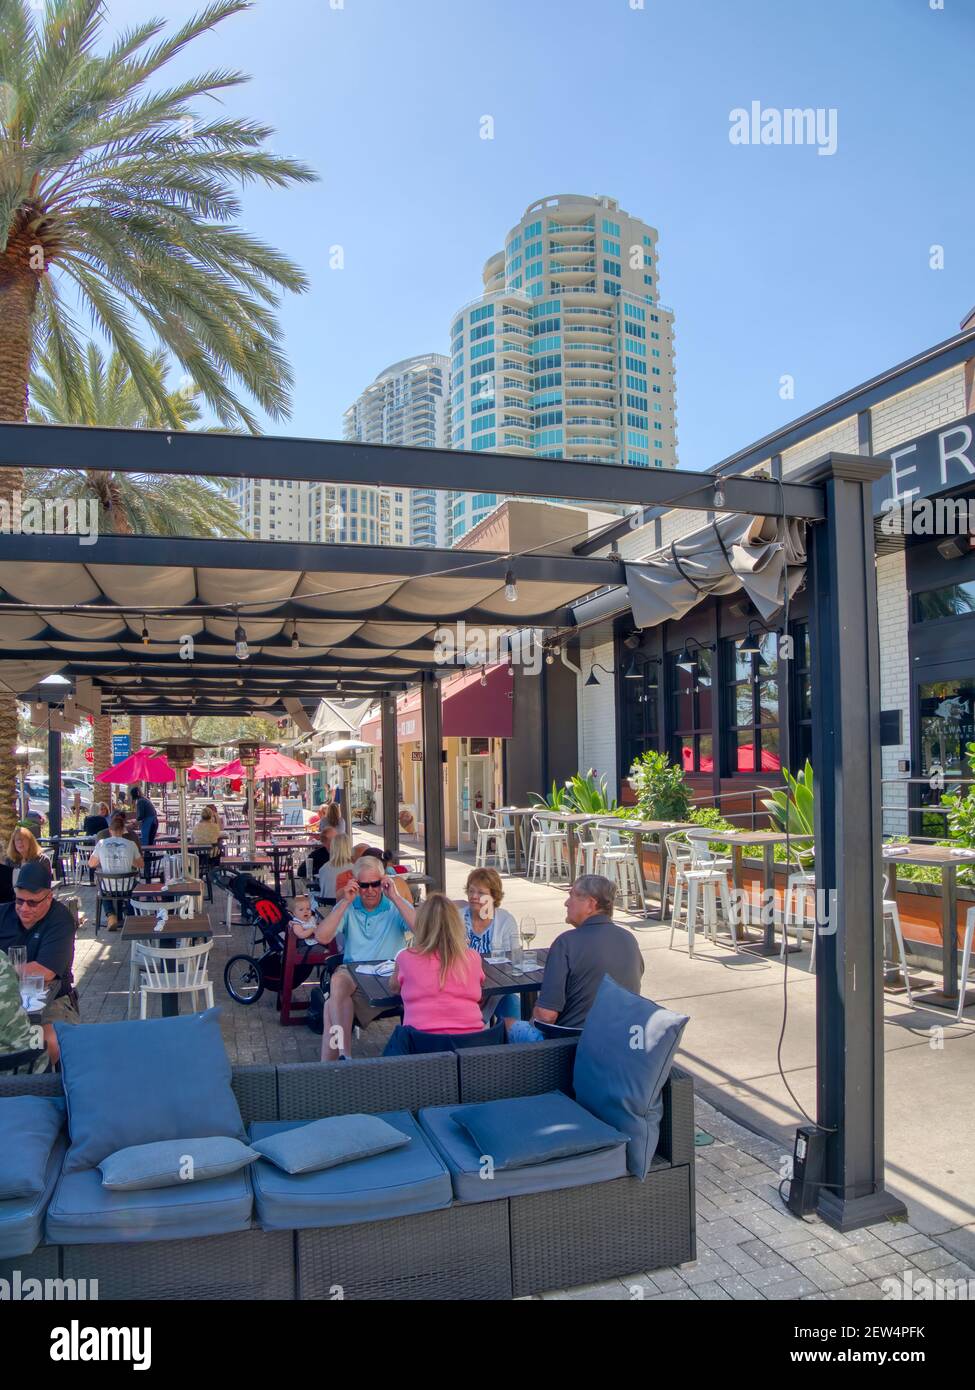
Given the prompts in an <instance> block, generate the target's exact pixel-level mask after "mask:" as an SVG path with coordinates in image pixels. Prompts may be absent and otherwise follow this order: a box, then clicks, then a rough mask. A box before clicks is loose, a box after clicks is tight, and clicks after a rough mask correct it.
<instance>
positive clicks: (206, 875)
mask: <svg viewBox="0 0 975 1390" xmlns="http://www.w3.org/2000/svg"><path fill="white" fill-rule="evenodd" d="M193 853H194V854H195V855H196V858H197V861H198V863H199V866H200V878H201V879H202V880H203V882H204V883H205V884H206V891H207V902H208V903H212V902H213V878H212V874H213V871H214V869H217V868H219V866H220V846H219V845H194V846H193Z"/></svg>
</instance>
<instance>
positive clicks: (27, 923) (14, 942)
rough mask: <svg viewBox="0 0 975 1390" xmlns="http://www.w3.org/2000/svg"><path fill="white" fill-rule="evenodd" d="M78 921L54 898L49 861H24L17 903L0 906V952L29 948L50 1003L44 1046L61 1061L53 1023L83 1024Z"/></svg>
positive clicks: (30, 961) (43, 1016)
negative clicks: (75, 971)
mask: <svg viewBox="0 0 975 1390" xmlns="http://www.w3.org/2000/svg"><path fill="white" fill-rule="evenodd" d="M74 936H75V924H74V918H73V917H72V916H71V913H70V912H69V911H68V909H67V908H66V907H65V906H64V904H63V903H59V902H55V900H54V892H53V890H52V888H51V870H50V867H49V866H48V864H47V863H46V862H40V861H38V860H32V861H30V862H28V863H26V864H25V865H24V866H23V868H22V869H21V871H20V874H19V876H18V878H17V886H16V887H15V889H14V901H13V902H12V903H3V904H2V905H0V951H8V952H9V950H10V948H11V947H12V946H25V947H26V948H27V963H28V965H32V966H33V967H34V969H35V970H37V971H38V972H39V973H40V974H41V975H43V976H44V981H45V984H46V985H47V1003H46V1004H45V1005H44V1011H43V1013H42V1014H41V1023H42V1024H43V1025H44V1045H45V1047H46V1048H47V1050H48V1054H49V1056H50V1058H51V1061H52V1062H56V1061H57V1059H58V1045H57V1039H56V1038H55V1036H54V1027H53V1025H54V1024H55V1023H80V1021H81V1019H80V1016H79V1014H78V1007H77V1004H76V1003H75V993H74V980H73V977H72V973H71V970H72V966H73V964H74Z"/></svg>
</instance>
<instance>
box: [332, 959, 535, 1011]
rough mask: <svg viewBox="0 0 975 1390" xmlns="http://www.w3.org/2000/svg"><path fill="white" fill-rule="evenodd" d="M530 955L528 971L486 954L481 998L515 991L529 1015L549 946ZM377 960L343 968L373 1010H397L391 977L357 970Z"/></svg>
mask: <svg viewBox="0 0 975 1390" xmlns="http://www.w3.org/2000/svg"><path fill="white" fill-rule="evenodd" d="M532 954H533V955H534V956H535V958H536V960H537V962H538V965H537V967H536V969H534V970H527V971H526V970H519V969H517V968H516V967H515V966H513V965H512V964H511V963H510V961H509V962H508V963H507V964H504V965H492V963H491V961H490V960H489V959H488V957H487V956H485V957H484V958H483V959H482V962H481V964H482V965H483V966H484V985H483V989H482V997H483V998H485V999H489V998H492V997H493V996H496V995H500V994H517V995H519V996H520V998H521V1015H522V1018H531V1015H532V1010H533V1009H534V1007H535V998H536V996H537V995H538V990H539V987H540V985H541V983H542V979H543V977H544V975H545V962H546V960H547V959H548V948H547V947H542V948H540V949H539V950H537V951H534V952H533V953H532ZM377 963H378V962H376V961H347V962H346V969H347V970H348V971H349V974H350V975H351V976H352V978H353V979H354V980H355V982H356V984H357V985H359V986H360V987H361V989H362V992H363V994H364V995H365V996H366V998H367V999H368V1000H369V1003H370V1004H371V1005H372V1007H373V1008H374V1009H390V1010H392V1009H396V1008H398V1007H399V1006H400V1005H401V1004H402V1002H403V1000H402V998H401V997H400V995H398V994H394V993H393V991H392V990H391V989H390V987H389V981H390V976H389V975H372V974H366V975H363V974H360V972H359V967H360V966H362V965H375V964H377Z"/></svg>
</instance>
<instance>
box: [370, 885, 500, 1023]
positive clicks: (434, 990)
mask: <svg viewBox="0 0 975 1390" xmlns="http://www.w3.org/2000/svg"><path fill="white" fill-rule="evenodd" d="M483 984H484V966H483V965H482V963H481V957H480V956H479V955H478V953H477V952H476V951H472V950H471V948H470V947H469V946H468V944H467V930H466V928H465V926H464V923H463V921H462V920H461V915H460V913H459V912H458V911H457V908H456V906H455V905H454V903H452V902H451V901H450V899H449V898H448V897H447V895H446V894H445V893H430V894H429V895H428V896H427V897H426V898H425V899H424V901H423V902H422V903H421V904H420V906H419V907H418V908H417V910H416V920H415V923H414V926H413V944H412V946H407V947H406V948H405V949H404V950H402V951H400V953H399V955H398V956H397V957H396V969H395V970H394V971H393V974H392V977H391V979H390V981H389V988H390V990H391V991H392V992H393V993H394V994H400V995H402V997H403V1025H404V1027H406V1028H417V1029H419V1030H420V1032H422V1033H480V1032H481V1031H482V1029H483V1028H484V1020H483V1018H482V1017H481V988H482V986H483Z"/></svg>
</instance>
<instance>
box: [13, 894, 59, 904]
mask: <svg viewBox="0 0 975 1390" xmlns="http://www.w3.org/2000/svg"><path fill="white" fill-rule="evenodd" d="M51 896H52V894H51V893H45V894H44V896H43V898H18V897H17V895H16V893H15V894H14V902H15V903H16V905H17V906H18V907H43V906H44V904H45V903H46V902H47V900H48V898H50V897H51Z"/></svg>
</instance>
